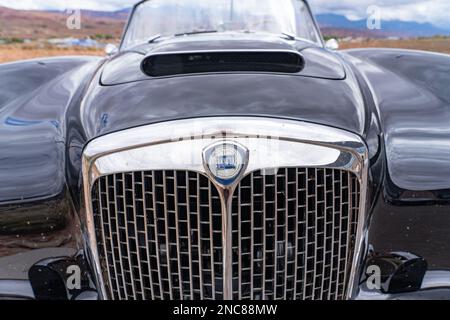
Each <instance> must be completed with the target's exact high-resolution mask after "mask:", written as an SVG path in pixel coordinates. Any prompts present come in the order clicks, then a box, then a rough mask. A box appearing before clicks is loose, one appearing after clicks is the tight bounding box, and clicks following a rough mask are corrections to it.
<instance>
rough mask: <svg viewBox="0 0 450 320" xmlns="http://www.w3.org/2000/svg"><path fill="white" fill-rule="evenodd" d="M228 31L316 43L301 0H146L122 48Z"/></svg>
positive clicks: (133, 19) (313, 31) (136, 11)
mask: <svg viewBox="0 0 450 320" xmlns="http://www.w3.org/2000/svg"><path fill="white" fill-rule="evenodd" d="M228 31H236V32H244V31H245V32H270V33H275V34H282V33H286V34H289V35H292V36H296V37H298V38H303V39H306V40H309V41H313V42H315V43H320V37H319V33H318V31H317V30H316V27H315V24H314V22H313V19H312V17H311V15H310V12H309V10H308V8H307V6H306V5H305V3H304V2H303V1H302V0H245V1H242V0H149V1H146V2H143V3H141V4H139V5H138V6H137V7H136V9H135V11H134V13H133V15H132V18H131V20H130V23H129V26H128V29H127V31H126V34H125V37H124V40H123V43H122V49H126V48H129V47H132V46H134V45H137V44H142V43H144V42H146V41H148V40H149V39H151V38H152V37H154V36H156V35H160V36H162V37H164V36H174V35H183V34H192V33H201V32H228Z"/></svg>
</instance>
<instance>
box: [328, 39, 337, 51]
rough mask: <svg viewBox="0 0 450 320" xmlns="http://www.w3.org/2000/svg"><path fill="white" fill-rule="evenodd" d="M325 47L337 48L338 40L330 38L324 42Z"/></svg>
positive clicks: (333, 49) (329, 48) (334, 49)
mask: <svg viewBox="0 0 450 320" xmlns="http://www.w3.org/2000/svg"><path fill="white" fill-rule="evenodd" d="M325 48H327V49H328V50H332V51H336V50H338V49H339V42H338V41H337V40H336V39H330V40H328V41H327V42H325Z"/></svg>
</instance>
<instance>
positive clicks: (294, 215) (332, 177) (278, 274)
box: [232, 168, 359, 300]
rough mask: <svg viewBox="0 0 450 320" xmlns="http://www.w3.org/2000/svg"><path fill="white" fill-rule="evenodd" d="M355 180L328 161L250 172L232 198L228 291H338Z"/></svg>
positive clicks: (247, 294)
mask: <svg viewBox="0 0 450 320" xmlns="http://www.w3.org/2000/svg"><path fill="white" fill-rule="evenodd" d="M358 188H359V183H358V180H357V178H356V176H354V175H353V174H351V173H349V172H346V171H341V170H331V169H314V168H312V169H304V168H303V169H301V168H283V169H279V170H277V171H276V172H261V171H258V172H254V173H251V174H250V175H248V176H247V177H245V178H244V179H243V180H242V181H241V183H240V184H239V186H238V188H237V190H236V192H235V194H234V197H233V206H232V219H233V228H232V229H233V240H232V241H233V298H234V299H268V300H286V299H287V300H292V299H303V300H312V299H320V300H323V299H327V300H334V299H343V298H344V294H345V289H346V288H345V283H346V280H347V276H348V274H349V271H350V270H349V266H350V265H349V263H350V262H351V259H352V253H353V251H352V246H353V242H354V237H355V234H356V227H357V216H358V205H359V190H358Z"/></svg>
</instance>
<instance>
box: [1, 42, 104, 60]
mask: <svg viewBox="0 0 450 320" xmlns="http://www.w3.org/2000/svg"><path fill="white" fill-rule="evenodd" d="M72 55H88V56H95V55H100V56H101V55H104V51H103V50H102V49H91V48H58V47H54V46H35V45H19V44H15V45H0V63H5V62H12V61H19V60H26V59H33V58H42V57H55V56H72Z"/></svg>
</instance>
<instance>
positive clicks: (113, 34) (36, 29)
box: [0, 6, 450, 39]
mask: <svg viewBox="0 0 450 320" xmlns="http://www.w3.org/2000/svg"><path fill="white" fill-rule="evenodd" d="M130 12H131V8H126V9H123V10H119V11H116V12H106V11H91V10H83V11H82V14H81V29H80V30H69V29H68V28H67V27H66V20H67V17H68V14H67V13H66V12H62V11H31V10H28V11H24V10H14V9H9V8H5V7H1V6H0V38H21V39H48V38H63V37H75V38H85V37H94V38H99V39H110V38H115V39H118V38H120V36H121V34H122V30H123V27H124V24H125V21H126V20H127V18H128V15H129V14H130ZM317 19H318V21H319V24H320V27H321V30H322V33H323V34H324V35H325V36H333V37H339V38H343V37H349V36H350V37H363V38H386V37H389V36H396V37H428V36H435V35H450V30H441V29H439V28H437V27H435V26H433V25H432V24H429V23H416V22H401V21H382V24H381V27H382V29H381V30H369V29H368V28H367V25H366V20H357V21H351V20H349V19H347V18H346V17H345V16H342V15H337V14H320V15H317Z"/></svg>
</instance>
